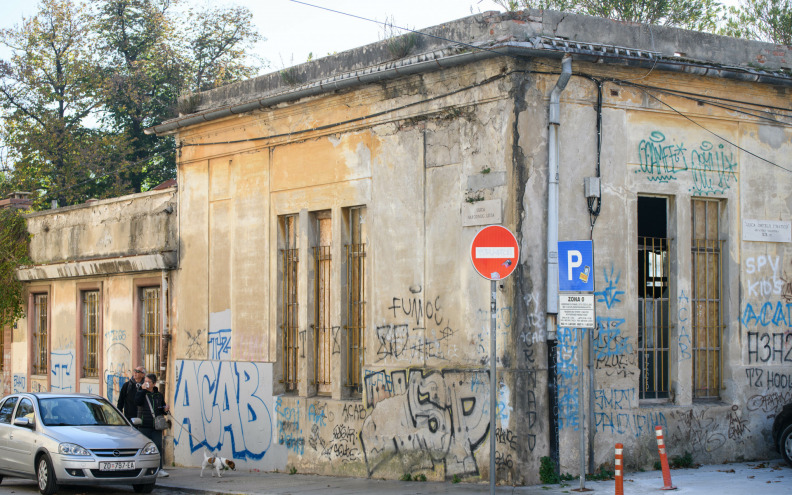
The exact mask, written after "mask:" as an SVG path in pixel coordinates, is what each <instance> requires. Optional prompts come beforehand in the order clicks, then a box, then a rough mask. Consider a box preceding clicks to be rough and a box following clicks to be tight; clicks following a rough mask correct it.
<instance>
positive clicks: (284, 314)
mask: <svg viewBox="0 0 792 495" xmlns="http://www.w3.org/2000/svg"><path fill="white" fill-rule="evenodd" d="M283 230H284V234H285V245H286V248H285V249H281V250H280V253H281V267H282V268H283V277H282V278H281V281H280V283H281V304H282V307H281V315H280V317H281V325H280V329H281V341H282V343H283V344H282V345H283V359H282V363H283V379H282V380H281V381H282V382H283V384H284V388H285V389H286V391H291V390H295V389H296V388H297V351H298V349H299V344H298V341H297V339H298V332H299V327H298V324H299V320H298V309H299V304H298V302H297V267H298V264H299V262H300V257H299V253H298V251H297V217H296V215H290V216H287V217H284V219H283Z"/></svg>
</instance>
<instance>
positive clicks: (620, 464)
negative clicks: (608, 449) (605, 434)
mask: <svg viewBox="0 0 792 495" xmlns="http://www.w3.org/2000/svg"><path fill="white" fill-rule="evenodd" d="M622 452H624V445H622V444H620V443H617V444H616V463H615V465H614V467H613V471H614V474H615V475H616V495H624V456H623V455H622Z"/></svg>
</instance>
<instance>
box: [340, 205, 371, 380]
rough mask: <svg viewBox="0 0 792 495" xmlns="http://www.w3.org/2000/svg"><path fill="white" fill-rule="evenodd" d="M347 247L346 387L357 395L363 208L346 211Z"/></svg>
mask: <svg viewBox="0 0 792 495" xmlns="http://www.w3.org/2000/svg"><path fill="white" fill-rule="evenodd" d="M347 215H348V221H349V240H350V243H349V244H347V245H345V246H344V251H345V257H346V294H345V299H346V326H345V327H344V328H345V330H346V338H347V356H346V363H345V368H346V385H347V386H348V387H350V388H352V389H353V391H355V392H358V393H359V392H361V390H362V385H363V360H364V351H365V340H364V338H365V334H366V243H365V242H364V239H365V232H364V227H365V207H362V206H360V207H355V208H349V209H348V210H347Z"/></svg>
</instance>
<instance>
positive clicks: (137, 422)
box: [130, 418, 143, 426]
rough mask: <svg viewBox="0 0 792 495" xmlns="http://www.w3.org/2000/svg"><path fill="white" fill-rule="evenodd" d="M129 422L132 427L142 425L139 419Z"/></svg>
mask: <svg viewBox="0 0 792 495" xmlns="http://www.w3.org/2000/svg"><path fill="white" fill-rule="evenodd" d="M130 421H131V422H132V426H141V425H142V424H143V420H142V419H140V418H132V419H131V420H130Z"/></svg>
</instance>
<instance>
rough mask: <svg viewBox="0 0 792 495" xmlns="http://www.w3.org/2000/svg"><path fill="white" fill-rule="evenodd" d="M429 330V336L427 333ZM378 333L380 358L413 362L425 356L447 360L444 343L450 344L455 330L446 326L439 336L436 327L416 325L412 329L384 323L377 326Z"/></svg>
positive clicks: (378, 354)
mask: <svg viewBox="0 0 792 495" xmlns="http://www.w3.org/2000/svg"><path fill="white" fill-rule="evenodd" d="M427 331H428V332H429V334H430V335H429V336H427V335H426V333H427ZM376 334H377V341H378V342H379V348H378V349H377V357H378V358H379V360H381V361H386V362H387V361H389V360H393V361H405V362H413V361H415V360H418V361H421V360H423V359H425V358H437V359H443V360H447V359H448V357H447V356H446V354H445V353H444V352H443V345H446V347H447V346H448V340H450V338H451V336H452V335H453V334H454V330H452V329H451V328H450V327H444V328H443V329H442V330H440V336H439V337H438V336H437V330H435V329H426V328H419V327H416V328H413V329H412V331H411V330H410V328H409V327H408V326H407V325H384V326H380V327H377V330H376ZM411 334H413V335H411Z"/></svg>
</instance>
